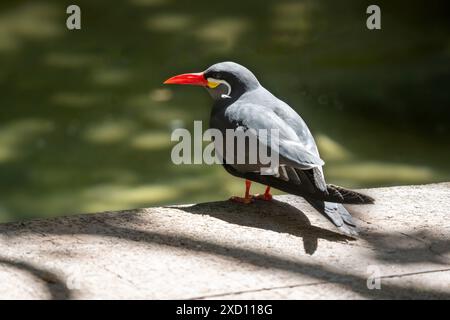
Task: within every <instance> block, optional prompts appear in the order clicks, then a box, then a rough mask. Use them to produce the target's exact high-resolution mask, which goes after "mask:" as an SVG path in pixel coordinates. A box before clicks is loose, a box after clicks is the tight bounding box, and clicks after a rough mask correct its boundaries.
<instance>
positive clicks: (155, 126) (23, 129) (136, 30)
mask: <svg viewBox="0 0 450 320" xmlns="http://www.w3.org/2000/svg"><path fill="white" fill-rule="evenodd" d="M392 2H393V1H378V4H379V5H380V6H381V8H382V30H378V31H369V30H367V28H366V27H365V20H366V17H367V15H366V14H365V9H366V7H367V5H369V4H371V3H369V2H366V1H356V0H355V1H346V2H345V5H344V4H343V3H341V2H339V1H264V2H262V1H230V0H228V1H215V2H214V1H213V2H211V1H203V0H196V1H175V0H129V1H114V2H112V1H99V0H96V1H92V0H91V1H87V0H86V1H77V4H78V5H79V6H80V7H81V11H82V29H81V30H79V31H69V30H67V28H66V27H65V19H66V17H67V15H66V13H65V11H66V7H67V6H68V5H69V4H71V2H68V1H60V0H58V1H56V0H55V1H39V0H34V1H17V0H14V1H12V0H8V1H5V0H3V1H2V2H1V4H0V94H1V100H0V101H1V106H0V221H11V220H18V219H24V218H31V217H44V216H55V215H63V214H72V213H79V212H92V211H102V210H115V209H126V208H135V207H143V206H151V205H156V204H167V203H170V204H173V203H186V202H198V201H211V200H218V199H224V198H227V197H229V196H230V195H231V194H234V193H237V192H242V189H243V183H242V181H240V180H239V179H236V178H233V177H231V176H229V175H227V174H226V173H225V171H224V170H223V169H222V168H221V167H220V166H206V165H190V166H189V165H186V166H175V165H173V164H172V163H171V161H170V151H171V148H172V145H173V144H172V143H171V142H170V133H171V127H172V126H173V125H174V124H180V123H182V124H184V125H185V126H186V127H188V128H191V127H192V126H193V121H194V120H205V121H207V120H208V117H209V109H210V105H211V101H210V99H209V97H208V95H207V94H206V92H204V90H203V89H201V88H194V87H175V86H170V87H168V86H163V85H162V84H161V83H162V82H163V81H164V80H165V79H167V78H168V77H169V76H172V75H175V74H178V73H183V72H191V71H201V70H203V69H205V68H206V67H207V66H209V65H210V64H212V63H215V62H219V61H223V60H233V61H236V62H239V63H241V64H244V65H246V66H247V67H249V68H250V69H251V70H253V71H254V72H255V73H256V75H257V76H258V78H259V79H260V81H261V82H262V83H263V85H265V86H266V87H267V88H268V89H269V90H271V91H272V92H273V93H274V94H276V95H277V96H279V97H281V98H282V99H283V100H285V101H286V102H288V103H289V104H290V105H291V106H293V107H294V108H295V109H296V110H297V111H298V112H300V114H301V115H302V116H303V118H304V119H305V120H306V121H307V123H308V124H309V126H310V128H311V130H312V131H313V133H314V135H315V136H316V138H317V141H318V144H319V147H320V150H321V154H322V158H324V160H325V161H326V167H325V174H326V176H327V180H328V181H329V182H331V183H336V184H342V185H345V186H349V187H370V186H386V185H399V184H417V183H429V182H437V181H448V180H450V148H449V129H450V128H449V123H450V122H449V120H450V109H449V107H450V103H449V102H450V94H449V84H450V71H449V70H450V59H449V58H450V32H449V25H450V23H449V22H448V19H447V12H448V10H447V8H446V7H445V5H444V4H445V2H444V1H433V3H430V1H428V2H426V1H422V2H420V3H416V2H411V1H408V2H406V1H403V2H402V1H398V2H397V1H395V4H393V3H392ZM255 189H256V190H255V191H260V190H262V186H258V187H256V188H255Z"/></svg>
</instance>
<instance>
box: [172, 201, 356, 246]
mask: <svg viewBox="0 0 450 320" xmlns="http://www.w3.org/2000/svg"><path fill="white" fill-rule="evenodd" d="M166 208H173V209H178V210H183V211H186V212H189V213H192V214H201V215H205V214H206V215H209V216H211V217H214V218H217V219H221V220H223V221H226V222H228V223H232V224H236V225H241V226H245V227H252V228H259V229H265V230H271V231H275V232H279V233H288V234H291V235H293V236H295V237H301V238H302V239H303V247H304V250H305V252H306V253H307V254H310V255H312V254H314V252H316V250H317V246H318V240H319V239H325V240H327V241H333V242H348V241H355V240H356V239H354V238H352V237H349V236H346V235H343V234H340V233H337V232H334V231H330V230H326V229H323V228H320V227H316V226H313V225H311V222H310V221H309V219H308V217H307V216H306V215H305V214H304V213H303V212H302V211H301V210H299V209H298V208H296V207H294V206H292V205H290V204H288V203H285V202H281V201H278V200H272V201H270V202H266V201H260V200H258V201H255V202H254V203H252V204H249V205H245V204H240V203H234V202H232V201H217V202H205V203H199V204H195V205H192V206H182V207H178V206H176V207H174V206H166Z"/></svg>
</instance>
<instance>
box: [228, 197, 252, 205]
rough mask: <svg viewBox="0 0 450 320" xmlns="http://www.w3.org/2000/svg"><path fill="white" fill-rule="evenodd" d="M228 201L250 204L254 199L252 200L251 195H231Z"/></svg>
mask: <svg viewBox="0 0 450 320" xmlns="http://www.w3.org/2000/svg"><path fill="white" fill-rule="evenodd" d="M230 201H233V202H237V203H244V204H250V203H252V202H253V201H254V200H253V197H248V198H242V197H236V196H233V197H231V198H230Z"/></svg>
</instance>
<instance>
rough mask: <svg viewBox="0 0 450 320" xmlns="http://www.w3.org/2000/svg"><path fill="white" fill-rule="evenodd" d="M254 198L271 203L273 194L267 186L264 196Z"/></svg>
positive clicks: (259, 195)
mask: <svg viewBox="0 0 450 320" xmlns="http://www.w3.org/2000/svg"><path fill="white" fill-rule="evenodd" d="M253 197H254V198H255V199H259V200H265V201H271V200H272V194H270V187H269V186H267V188H266V191H265V192H264V194H256V195H254V196H253Z"/></svg>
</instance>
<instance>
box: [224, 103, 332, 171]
mask: <svg viewBox="0 0 450 320" xmlns="http://www.w3.org/2000/svg"><path fill="white" fill-rule="evenodd" d="M225 116H226V117H227V119H228V120H229V121H230V123H233V124H234V128H237V127H240V126H242V127H244V128H245V129H253V130H255V132H256V134H258V130H261V129H266V130H269V131H268V135H269V137H270V130H271V129H277V130H278V148H279V156H280V157H279V158H280V165H287V166H290V167H293V168H298V169H302V170H306V169H312V168H316V167H321V166H323V165H324V161H323V160H322V159H321V158H320V157H319V156H318V155H317V154H315V153H313V152H311V151H310V150H308V148H307V147H306V146H305V144H304V143H303V142H302V141H301V140H300V139H299V137H298V135H297V134H296V132H295V130H294V129H293V128H292V127H290V126H289V124H287V123H286V121H284V120H283V119H281V118H280V117H279V116H278V115H277V114H276V113H275V112H274V111H273V110H272V109H271V108H267V107H264V106H261V105H256V104H252V103H243V104H238V105H235V106H232V107H229V108H228V109H227V111H226V112H225ZM258 138H259V137H258ZM266 141H267V140H265V141H264V140H263V141H260V142H261V143H262V144H265V143H266ZM269 141H270V140H269ZM270 144H271V145H272V146H273V142H272V141H270ZM269 147H270V145H269Z"/></svg>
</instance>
